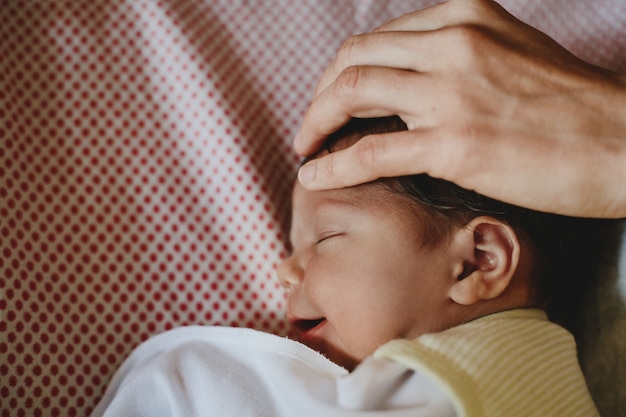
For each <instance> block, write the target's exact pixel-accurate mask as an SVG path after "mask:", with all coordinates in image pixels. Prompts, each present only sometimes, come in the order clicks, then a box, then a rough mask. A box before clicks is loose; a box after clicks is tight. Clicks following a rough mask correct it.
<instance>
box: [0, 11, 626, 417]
mask: <svg viewBox="0 0 626 417" xmlns="http://www.w3.org/2000/svg"><path fill="white" fill-rule="evenodd" d="M429 3H433V2H429ZM425 4H426V2H420V1H414V2H406V1H377V2H371V1H365V0H364V1H357V0H353V1H343V2H335V1H330V0H329V1H314V0H309V1H300V0H298V1H295V0H293V1H288V0H275V1H259V2H242V1H230V0H221V1H217V0H213V1H208V0H207V1H182V0H181V1H147V0H146V1H131V0H127V1H119V2H110V1H104V0H90V1H74V0H66V1H28V0H24V1H11V0H9V1H3V2H2V3H0V291H1V293H0V355H1V360H0V378H1V379H0V381H1V383H0V398H1V399H2V400H1V406H0V415H1V416H3V417H5V416H84V415H88V414H89V412H90V411H91V410H92V409H93V407H94V406H95V404H96V402H97V401H98V400H99V398H100V396H101V395H102V394H103V392H104V389H105V387H106V384H107V383H108V381H109V379H110V377H111V375H112V373H113V372H114V371H115V370H116V368H117V367H118V366H119V365H120V363H121V362H122V360H123V359H124V358H125V356H126V355H128V353H129V352H130V351H131V350H132V349H133V348H134V347H135V346H136V345H137V344H139V343H140V342H142V341H143V340H145V339H147V338H148V337H150V336H151V335H154V334H156V333H159V332H162V331H165V330H168V329H171V328H174V327H178V326H184V325H191V324H201V325H224V326H245V327H252V328H257V329H260V330H264V331H268V332H273V333H277V334H287V333H288V332H289V329H288V327H287V325H286V323H285V320H284V319H283V313H282V309H283V292H282V290H281V288H280V286H279V285H278V282H277V280H276V279H275V277H274V267H275V266H276V264H277V262H279V261H280V259H281V258H282V257H284V256H285V253H286V236H287V228H288V220H289V210H288V209H289V194H290V189H291V185H292V181H293V179H294V173H295V168H296V166H297V163H298V158H297V157H296V155H295V154H294V152H293V151H292V149H291V145H290V143H291V139H292V137H293V135H294V134H295V131H296V129H297V127H298V125H299V123H300V120H301V118H302V116H303V114H304V111H305V110H306V106H307V103H308V101H309V99H310V95H311V93H312V91H313V88H314V85H315V82H316V80H317V77H318V76H319V75H320V74H321V72H322V70H323V68H324V67H325V66H326V65H327V64H328V62H329V61H330V60H331V59H332V57H333V56H334V54H335V51H336V50H337V48H338V47H339V46H340V45H341V43H342V41H343V40H344V39H345V38H347V37H348V36H349V35H351V34H354V33H359V32H364V31H367V30H369V29H371V28H373V27H374V26H376V25H379V24H381V23H383V22H384V21H386V20H388V19H390V18H392V17H396V16H399V15H401V14H404V13H406V12H408V11H411V10H414V9H417V8H420V7H422V6H423V5H425ZM506 5H508V6H510V10H511V11H513V12H514V13H515V14H516V15H518V16H519V17H521V18H522V19H525V20H527V21H529V22H531V23H533V24H535V25H538V26H539V27H541V28H542V29H543V30H544V31H547V32H548V33H550V34H552V35H553V36H554V37H555V38H556V39H557V40H558V41H560V42H561V43H563V44H565V45H566V46H567V47H568V48H570V49H571V50H573V51H574V52H575V53H577V54H578V55H579V56H581V57H582V58H584V59H587V60H590V61H592V62H595V63H598V64H601V65H604V66H607V67H610V68H613V69H620V70H624V69H626V53H625V52H626V50H625V48H626V41H625V40H624V24H625V22H626V6H625V5H624V3H623V2H622V1H620V0H614V1H611V0H606V1H598V2H594V6H593V8H592V7H589V5H588V3H587V2H586V1H584V0H579V1H565V0H563V1H553V2H551V3H550V5H549V6H548V5H546V4H545V2H542V1H540V0H534V1H528V2H514V1H513V0H510V1H508V2H507V4H506Z"/></svg>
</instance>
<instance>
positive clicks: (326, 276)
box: [277, 184, 534, 370]
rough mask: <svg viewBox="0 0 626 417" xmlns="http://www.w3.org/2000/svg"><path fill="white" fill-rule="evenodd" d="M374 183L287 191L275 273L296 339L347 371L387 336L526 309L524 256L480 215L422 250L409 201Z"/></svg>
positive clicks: (528, 259) (508, 232) (527, 256)
mask: <svg viewBox="0 0 626 417" xmlns="http://www.w3.org/2000/svg"><path fill="white" fill-rule="evenodd" d="M409 201H410V200H409V198H408V197H407V196H405V195H401V194H398V193H392V192H391V191H389V189H388V188H386V187H384V186H382V185H381V184H366V185H362V186H358V187H351V188H344V189H339V190H328V191H309V190H306V189H305V188H303V187H302V186H301V185H299V184H296V185H295V188H294V195H293V214H292V224H291V233H290V240H291V243H292V248H293V251H292V254H291V255H290V256H289V257H288V258H287V259H285V260H284V261H283V262H282V263H281V264H280V265H279V266H278V268H277V275H278V278H279V280H280V282H281V284H282V285H283V286H284V287H285V289H286V290H287V295H288V297H287V317H288V319H289V320H290V322H291V323H292V324H293V325H294V326H295V328H296V329H298V330H299V333H300V339H301V341H302V342H303V343H305V344H307V345H308V346H310V347H311V348H313V349H315V350H318V351H320V352H322V353H324V354H325V355H327V356H328V357H329V358H330V359H331V360H333V361H334V362H336V363H338V364H340V365H342V366H344V367H345V368H346V369H349V370H352V369H354V367H355V366H356V365H358V364H359V363H360V362H361V361H362V360H363V359H364V358H366V357H367V356H369V355H371V354H372V353H373V352H374V351H375V350H376V349H377V348H378V347H379V346H381V345H382V344H384V343H385V342H388V341H390V340H392V339H398V338H404V339H412V338H415V337H418V336H420V335H422V334H424V333H429V332H439V331H442V330H444V329H447V328H450V327H453V326H456V325H459V324H461V323H465V322H467V321H470V320H472V319H475V318H477V317H481V316H484V315H487V314H490V313H494V312H497V311H502V310H507V309H512V308H517V307H528V306H530V305H531V302H530V296H529V293H530V290H529V280H530V277H531V275H532V273H533V259H534V258H533V256H532V252H531V251H530V250H529V248H528V247H527V246H526V244H525V243H524V242H523V241H521V240H520V239H518V237H517V235H516V234H515V232H514V231H513V229H511V228H510V227H509V226H508V225H506V224H504V223H502V222H500V221H498V220H496V219H493V218H491V217H487V216H482V217H477V218H475V219H473V220H472V221H470V222H469V223H468V224H467V225H464V226H463V227H453V228H452V229H451V232H450V234H449V236H446V237H445V238H443V239H442V240H441V241H440V242H437V243H435V244H432V245H423V242H422V239H423V235H422V230H423V229H422V227H421V224H422V223H421V222H423V221H425V220H424V218H423V217H421V216H419V215H416V203H414V202H409Z"/></svg>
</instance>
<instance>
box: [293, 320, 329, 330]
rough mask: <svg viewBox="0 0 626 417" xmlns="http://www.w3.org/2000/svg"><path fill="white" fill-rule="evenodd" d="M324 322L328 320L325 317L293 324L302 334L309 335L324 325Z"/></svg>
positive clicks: (297, 321)
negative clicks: (308, 333)
mask: <svg viewBox="0 0 626 417" xmlns="http://www.w3.org/2000/svg"><path fill="white" fill-rule="evenodd" d="M324 321H326V319H325V318H323V317H321V318H319V319H300V320H296V321H295V322H294V323H293V324H294V325H295V326H296V328H297V329H298V330H300V332H302V333H307V332H309V331H311V330H313V329H314V328H316V327H317V326H319V325H320V324H322V323H323V322H324Z"/></svg>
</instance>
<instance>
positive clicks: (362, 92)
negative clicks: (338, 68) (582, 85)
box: [294, 67, 440, 155]
mask: <svg viewBox="0 0 626 417" xmlns="http://www.w3.org/2000/svg"><path fill="white" fill-rule="evenodd" d="M432 88H433V82H432V80H431V79H430V76H429V75H428V74H420V73H417V72H410V71H404V70H398V69H395V68H381V67H350V68H348V69H346V70H345V71H344V72H342V73H341V74H340V76H339V77H338V78H337V80H335V82H333V83H332V84H331V85H330V86H328V87H327V88H326V89H325V90H324V91H323V92H322V93H320V95H319V96H317V97H316V98H315V99H314V100H313V102H312V103H311V106H310V107H309V109H308V110H307V113H306V114H305V116H304V119H303V121H302V125H301V127H300V130H299V131H298V133H297V135H296V138H295V139H294V147H295V149H296V151H297V152H298V153H300V154H301V155H309V154H311V153H312V152H314V151H315V150H316V149H317V148H318V146H319V145H320V144H321V143H322V142H323V140H324V139H325V138H326V137H327V136H328V135H329V134H331V133H333V132H335V131H336V130H337V129H339V128H340V127H341V126H343V125H344V124H345V123H346V122H348V120H350V118H351V117H362V118H367V117H383V116H391V115H396V114H397V115H399V116H400V117H402V118H403V119H404V120H405V122H408V121H409V119H410V125H411V128H414V127H417V126H418V125H419V126H422V127H423V126H427V124H428V121H427V119H426V118H424V119H423V120H418V118H419V117H420V115H425V114H426V113H427V112H428V111H429V110H428V109H430V112H431V113H432V109H433V107H434V108H436V107H437V105H436V103H435V102H438V101H439V100H440V97H435V96H434V95H432V96H428V93H427V92H428V91H431V90H432ZM424 95H426V97H428V100H425V99H420V96H424ZM406 109H410V110H411V115H410V117H409V115H408V114H406V113H405V112H406Z"/></svg>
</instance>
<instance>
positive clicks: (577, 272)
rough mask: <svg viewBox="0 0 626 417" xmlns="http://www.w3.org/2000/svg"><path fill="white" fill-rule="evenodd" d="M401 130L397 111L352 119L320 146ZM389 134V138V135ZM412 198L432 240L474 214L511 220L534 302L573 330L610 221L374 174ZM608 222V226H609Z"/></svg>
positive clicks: (416, 178) (421, 179)
mask: <svg viewBox="0 0 626 417" xmlns="http://www.w3.org/2000/svg"><path fill="white" fill-rule="evenodd" d="M401 130H406V125H405V124H404V122H402V120H401V119H400V118H399V117H396V116H394V117H385V118H373V119H356V118H354V119H352V120H351V121H350V122H349V123H347V124H346V125H345V126H344V127H342V128H341V129H340V130H338V131H337V132H335V133H334V134H332V135H331V136H330V137H329V138H328V139H327V141H326V143H325V147H324V150H326V151H328V152H334V151H337V150H339V149H343V148H346V147H348V146H350V145H352V144H353V143H355V142H356V141H358V140H359V139H360V138H361V137H363V136H367V135H371V134H377V133H388V132H395V131H401ZM390 140H391V139H390ZM375 182H377V183H382V184H385V185H386V186H387V187H389V189H391V190H392V191H394V192H398V193H401V194H405V195H407V196H409V197H410V198H411V200H412V201H414V202H416V203H417V204H418V206H419V208H420V209H421V210H420V211H421V213H420V215H422V216H423V214H424V212H425V213H426V215H427V219H429V220H432V224H431V225H430V226H431V227H427V228H426V233H427V234H428V233H430V236H425V238H426V239H427V241H428V240H430V241H431V242H435V241H439V240H440V239H441V238H443V237H444V236H445V234H446V230H448V231H449V230H450V228H451V226H453V225H454V226H464V225H466V224H467V223H468V222H469V221H471V220H472V219H473V218H476V217H479V216H491V217H493V218H496V219H498V220H500V221H502V222H504V223H506V224H508V225H509V226H511V227H512V228H513V229H514V230H515V232H516V233H517V234H518V237H520V238H523V239H526V241H527V242H528V243H529V244H530V246H531V247H532V248H533V249H534V254H535V260H536V261H537V265H538V268H537V271H536V273H535V274H534V275H535V276H534V277H533V282H532V283H531V286H532V288H531V293H532V296H533V303H534V304H535V305H536V306H538V307H541V308H544V309H545V310H546V311H547V313H548V316H549V317H550V319H551V320H552V321H554V322H557V323H560V324H561V325H563V326H565V327H567V328H569V329H570V330H572V331H575V329H574V328H573V327H575V326H576V324H577V323H576V322H577V321H579V320H580V317H581V316H580V313H581V311H582V305H583V300H584V297H585V294H586V292H587V291H588V290H589V289H590V287H592V286H593V285H594V283H595V279H596V276H597V271H596V268H597V266H598V263H599V259H600V257H601V255H602V251H604V250H605V245H604V243H605V242H606V236H607V235H608V234H611V232H610V231H611V230H614V228H615V226H614V225H611V224H610V221H606V220H599V219H587V218H576V217H568V216H561V215H556V214H551V213H544V212H539V211H534V210H529V209H525V208H522V207H518V206H514V205H511V204H507V203H503V202H501V201H498V200H494V199H492V198H489V197H486V196H484V195H481V194H479V193H477V192H474V191H471V190H467V189H465V188H462V187H459V186H457V185H455V184H453V183H451V182H448V181H445V180H441V179H436V178H432V177H430V176H428V175H425V174H420V175H409V176H402V177H394V178H384V179H379V180H376V181H375ZM612 227H613V229H611V228H612Z"/></svg>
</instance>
